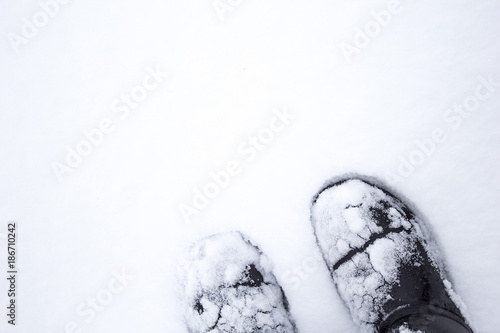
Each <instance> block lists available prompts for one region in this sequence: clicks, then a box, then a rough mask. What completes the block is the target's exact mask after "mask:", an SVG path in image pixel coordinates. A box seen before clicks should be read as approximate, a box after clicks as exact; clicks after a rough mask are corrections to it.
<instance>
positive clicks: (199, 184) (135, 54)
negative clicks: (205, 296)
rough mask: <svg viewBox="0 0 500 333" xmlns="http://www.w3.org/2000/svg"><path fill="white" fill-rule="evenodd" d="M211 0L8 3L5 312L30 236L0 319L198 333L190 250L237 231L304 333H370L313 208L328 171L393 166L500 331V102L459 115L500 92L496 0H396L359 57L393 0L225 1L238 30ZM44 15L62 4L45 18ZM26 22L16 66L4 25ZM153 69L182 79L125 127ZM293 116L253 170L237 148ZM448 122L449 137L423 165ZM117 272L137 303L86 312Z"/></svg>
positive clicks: (88, 329) (480, 309)
mask: <svg viewBox="0 0 500 333" xmlns="http://www.w3.org/2000/svg"><path fill="white" fill-rule="evenodd" d="M214 2H215V1H213V0H207V1H175V0H166V1H154V0H144V1H137V0H106V1H51V0H42V1H40V0H23V1H1V2H0V32H1V35H2V41H1V42H0V55H1V56H0V58H1V61H0V73H1V74H0V120H1V121H0V159H1V161H2V163H0V249H2V251H1V252H0V267H1V268H2V270H1V272H0V276H1V277H2V279H1V280H0V305H1V307H2V308H4V307H5V304H7V301H8V300H7V290H8V286H7V280H6V279H5V278H4V277H5V268H6V267H7V266H6V265H7V255H6V241H7V237H3V238H2V235H1V234H3V235H6V233H7V230H6V223H7V221H18V222H19V228H20V230H19V234H18V237H19V249H18V250H19V264H20V276H19V277H20V278H19V299H18V301H19V302H20V303H19V305H20V307H19V317H18V319H19V323H18V325H16V326H15V327H13V326H12V325H9V324H7V322H6V320H5V319H6V316H5V311H4V310H5V309H4V310H2V311H0V318H2V320H1V321H0V332H2V333H4V332H5V333H19V332H23V333H24V332H27V333H31V332H37V333H69V332H78V331H79V330H81V331H82V333H108V332H121V333H137V332H148V333H165V332H169V333H186V332H187V328H186V324H185V320H184V313H181V314H182V315H181V314H179V313H178V307H179V306H178V304H179V303H178V302H177V299H178V298H177V295H176V293H177V283H176V279H175V274H174V273H175V267H176V266H177V261H178V259H179V257H181V254H182V253H183V252H184V251H185V250H186V248H188V247H189V246H190V245H191V244H193V243H194V242H196V241H197V240H199V239H202V238H204V237H206V236H208V235H212V234H215V233H219V232H227V231H231V230H241V231H242V232H244V234H245V235H248V236H249V237H251V239H252V240H254V241H255V242H257V243H258V244H259V247H260V248H261V249H262V250H263V251H264V252H265V254H266V255H267V256H268V257H269V259H270V261H271V262H272V263H273V264H274V267H275V269H274V273H275V276H276V278H277V280H278V282H279V283H280V284H281V285H282V287H283V289H284V291H285V294H286V296H287V298H288V300H289V303H290V312H291V314H292V315H293V318H294V319H295V321H296V324H297V329H298V331H299V332H303V333H357V332H359V329H358V327H357V326H356V325H355V324H354V323H353V322H352V319H351V316H350V314H349V311H348V310H347V309H346V307H345V306H344V304H343V301H342V299H341V298H340V297H339V295H338V293H337V292H336V289H335V286H334V284H333V282H332V278H331V274H330V273H329V271H328V269H327V267H326V265H325V264H324V262H323V260H322V259H319V260H317V259H316V257H320V253H319V251H318V246H317V244H316V241H315V238H314V234H313V231H312V227H311V223H310V210H309V207H310V202H311V199H312V197H313V196H314V194H315V193H316V192H317V191H318V190H319V189H320V188H321V186H322V184H323V183H324V182H325V181H328V180H329V179H331V178H332V177H335V176H338V175H343V174H345V173H348V172H357V173H362V174H367V175H371V176H375V177H377V178H379V179H386V174H387V173H392V174H395V175H398V176H399V174H400V173H399V172H398V169H400V170H403V169H404V170H405V171H406V173H405V175H404V176H401V177H402V179H401V181H399V182H396V183H394V187H395V188H397V190H398V191H399V192H401V193H403V194H404V195H405V196H406V197H407V198H409V199H410V200H411V201H412V202H414V203H415V205H417V206H418V208H419V209H420V210H421V211H422V212H423V213H424V214H423V215H424V216H425V219H426V221H428V222H429V224H430V225H431V226H432V228H433V231H434V232H435V234H436V236H437V238H438V240H439V243H440V248H441V249H442V251H443V252H444V254H445V257H446V259H447V263H448V268H449V271H450V278H452V280H450V281H451V282H452V283H453V288H454V289H456V290H457V292H458V294H459V295H460V297H462V298H463V300H464V302H465V304H466V305H467V308H468V310H469V312H470V316H471V319H472V324H473V328H474V331H476V332H480V333H496V332H498V329H499V327H500V307H499V306H498V300H500V287H499V284H498V280H499V276H500V265H498V263H499V262H500V242H499V241H498V240H499V239H500V223H499V221H500V205H499V202H500V181H499V179H500V155H499V153H498V152H499V151H500V131H499V124H500V112H499V110H500V89H499V87H495V89H496V90H495V91H494V92H493V93H492V94H491V96H490V98H489V99H487V100H482V101H480V104H479V106H478V108H477V109H476V110H475V111H472V112H469V111H467V110H465V108H464V109H463V110H464V111H463V114H464V116H462V115H461V114H459V113H457V112H453V107H454V105H455V104H460V103H462V102H463V101H464V100H465V99H466V98H467V96H469V95H471V94H474V91H475V88H476V86H477V85H478V84H479V80H478V77H488V76H490V75H492V77H493V78H494V80H495V81H500V66H499V59H500V39H499V38H498V32H499V31H500V1H498V0H481V1H471V0H440V1H435V0H418V1H411V0H401V1H399V2H400V4H401V6H400V7H401V13H400V14H398V15H396V16H393V17H392V19H391V22H390V24H388V25H387V26H386V27H382V28H381V30H380V33H379V34H378V35H377V36H375V37H373V38H370V40H369V42H366V44H367V45H366V46H364V47H363V48H358V50H359V53H357V54H354V55H353V59H352V62H351V63H350V64H349V63H348V62H347V61H346V59H345V57H344V55H343V54H342V51H341V50H340V47H339V45H340V44H341V43H350V44H353V40H354V38H355V37H356V36H358V35H359V34H357V31H358V28H359V29H360V30H364V28H365V26H366V24H367V23H368V22H371V21H373V16H372V12H373V13H376V12H379V11H381V10H387V6H388V3H389V1H387V0H383V1H382V0H373V1H352V0H336V1H317V0H315V1H286V0H273V1H246V0H245V1H236V0H233V1H229V0H221V1H217V2H216V3H217V4H220V3H224V4H227V5H228V6H231V9H233V10H228V11H227V12H225V17H224V20H221V19H220V18H219V16H218V15H217V12H216V11H215V9H214V7H213V3H214ZM41 3H52V4H54V3H59V4H60V7H59V10H58V11H57V13H55V14H54V16H53V17H52V16H51V15H46V14H44V11H43V9H42V8H41V6H40V4H41ZM63 3H66V4H63ZM237 3H239V5H238V6H235V4H237ZM47 7H50V6H47ZM53 10H54V11H55V9H53ZM35 14H36V19H37V20H38V25H39V26H40V27H37V26H35V27H34V28H32V27H31V26H29V25H26V24H25V22H26V21H30V22H33V17H34V16H35ZM45 17H48V19H49V21H48V22H45V21H44V18H45ZM35 28H36V29H35ZM23 30H24V31H25V34H27V35H28V34H29V35H30V36H29V38H27V39H26V43H21V44H20V45H19V52H17V53H16V52H15V51H14V49H13V47H12V45H11V43H10V42H9V33H15V34H17V35H19V36H20V37H21V38H24V37H23V36H22V34H23ZM358 39H359V42H360V43H363V40H362V39H363V38H362V37H359V38H358ZM22 41H24V40H22ZM156 65H158V67H159V68H160V69H161V70H162V71H165V72H167V73H169V75H168V77H167V78H165V80H164V81H163V82H161V83H160V84H158V87H157V88H156V89H155V90H153V91H148V95H147V98H146V99H145V100H144V101H142V102H141V103H139V104H138V106H137V107H136V108H133V109H132V108H130V110H129V111H130V112H129V114H128V117H127V118H126V119H124V120H122V118H123V114H124V112H115V111H117V110H115V109H114V108H113V105H114V104H113V103H114V102H115V101H116V100H120V98H121V96H122V94H130V92H131V91H132V89H133V88H135V87H137V86H140V85H141V84H142V80H143V78H144V76H145V75H146V74H147V72H146V70H145V69H146V67H147V66H151V67H152V68H154V67H155V66H156ZM147 82H148V83H149V84H150V85H154V81H147ZM481 91H482V92H483V93H484V90H481ZM136 92H137V94H139V95H140V92H141V91H140V89H139V90H137V91H136ZM123 105H124V104H120V106H119V108H123ZM282 106H287V107H288V109H289V110H290V112H292V113H293V114H295V115H296V118H295V119H294V120H293V121H292V122H291V123H290V125H289V126H287V127H281V124H277V126H279V127H280V128H283V130H282V131H281V132H279V133H275V136H274V140H273V141H272V142H269V143H268V144H266V145H265V146H264V145H262V146H259V148H260V150H258V149H255V150H254V151H255V158H254V159H253V160H252V161H247V158H248V156H249V155H241V154H240V153H239V152H238V147H239V146H240V145H241V144H244V143H246V142H247V140H248V138H249V137H254V136H257V135H258V134H259V133H260V131H261V130H263V129H264V128H267V127H268V126H269V121H270V119H271V118H272V117H273V113H272V110H273V109H274V108H280V107H282ZM450 110H451V113H449V112H450ZM106 118H108V119H110V120H111V121H113V124H114V125H115V130H114V131H113V132H112V133H109V134H105V136H104V138H103V141H102V143H101V144H99V145H97V146H94V147H93V150H92V153H90V154H89V155H88V156H85V157H84V158H83V160H82V162H81V163H80V164H79V165H78V166H77V167H76V168H72V169H71V170H72V171H71V172H70V173H68V174H65V175H64V180H63V181H62V182H60V181H59V180H58V179H57V177H56V176H55V174H54V171H53V169H52V166H51V164H52V163H53V162H54V161H57V162H59V163H64V164H66V161H65V159H66V156H67V154H68V148H73V149H75V148H76V145H77V144H78V143H79V142H80V141H81V140H85V135H84V134H83V132H84V131H90V130H92V129H95V128H97V127H98V126H99V124H100V122H101V120H103V119H106ZM450 118H451V119H450ZM450 120H453V121H452V122H450ZM437 129H441V130H442V132H444V137H445V138H446V139H445V140H444V141H442V142H439V143H436V144H435V147H434V150H432V149H429V150H428V151H427V153H428V154H426V153H423V152H422V150H421V149H420V148H419V145H418V143H422V142H424V141H426V140H430V139H431V138H432V134H433V132H434V131H435V130H437ZM426 142H427V141H426ZM427 146H428V147H430V145H429V144H427ZM250 147H251V146H250ZM431 148H432V147H431ZM419 152H420V153H419ZM420 154H424V155H423V157H424V160H419V161H417V160H418V157H419V156H421V155H420ZM410 155H411V157H412V158H416V159H415V160H414V162H415V161H416V162H417V164H415V163H413V164H412V165H410V166H409V167H408V166H407V165H406V163H405V162H404V161H406V162H407V163H409V158H410ZM230 160H236V161H238V162H239V163H240V165H241V172H240V173H239V174H237V175H235V176H234V177H231V179H230V182H229V184H228V185H227V186H226V187H225V188H221V190H220V193H219V195H218V196H216V197H214V198H213V199H210V200H209V203H208V204H207V205H206V206H205V207H204V208H202V209H200V210H199V212H198V214H197V215H193V217H192V219H191V220H192V221H191V223H187V222H186V221H185V220H184V219H183V217H182V215H181V214H180V213H179V205H180V204H181V203H183V204H189V205H191V206H192V199H193V196H194V194H193V193H194V191H195V189H196V188H197V189H198V190H200V191H203V187H204V186H205V184H207V183H209V182H211V181H212V180H211V176H210V175H211V173H215V172H220V171H221V170H223V169H224V168H225V166H226V165H227V163H228V162H229V161H230ZM403 165H406V167H407V168H406V169H405V168H403V167H402V166H403ZM348 214H352V213H348ZM352 221H353V224H352V227H353V228H354V229H355V230H356V228H359V223H358V224H357V223H356V222H354V219H353V220H352ZM358 222H359V221H358ZM372 228H373V226H372ZM352 242H354V243H356V242H361V240H360V239H355V240H352ZM382 245H383V244H381V246H382ZM337 246H338V248H339V251H341V252H345V251H348V249H349V245H348V244H347V243H342V242H339V243H338V244H337ZM385 246H387V244H386V245H385ZM314 262H315V263H316V264H314ZM304 263H308V264H307V265H305V266H304V265H303V264H304ZM122 267H124V268H125V269H126V270H127V272H129V271H130V272H131V274H132V272H134V273H133V274H134V276H136V278H135V279H134V280H133V281H131V282H130V283H129V284H128V285H127V286H126V288H124V289H123V292H121V293H119V294H113V299H112V301H111V302H110V303H109V304H108V303H107V304H106V305H105V306H103V309H102V311H95V310H93V309H92V307H88V306H85V310H86V311H92V312H90V313H92V314H93V315H94V317H90V316H87V315H82V314H81V312H78V309H80V306H81V305H82V304H87V298H89V297H91V298H96V296H97V295H98V294H99V292H100V290H101V289H103V288H105V287H107V285H108V282H109V281H111V279H112V278H113V273H112V272H113V271H120V270H121V268H122ZM304 267H306V268H307V269H306V270H304V269H303V268H304ZM378 269H380V268H378ZM386 273H387V274H390V271H388V272H386ZM99 309H100V308H99ZM72 326H76V327H75V328H71V327H72Z"/></svg>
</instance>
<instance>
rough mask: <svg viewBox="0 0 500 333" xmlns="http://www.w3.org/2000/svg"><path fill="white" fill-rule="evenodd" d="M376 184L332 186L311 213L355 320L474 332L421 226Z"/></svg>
mask: <svg viewBox="0 0 500 333" xmlns="http://www.w3.org/2000/svg"><path fill="white" fill-rule="evenodd" d="M375 183H376V181H374V180H366V179H363V180H362V179H360V178H347V179H341V180H338V181H335V182H333V183H331V184H329V185H327V186H325V187H324V188H323V189H322V190H321V191H320V192H319V193H318V195H317V196H316V197H315V198H314V200H313V203H312V207H311V220H312V225H313V229H314V233H315V236H316V240H317V242H318V245H319V247H320V250H321V252H322V253H323V258H324V260H325V262H326V264H327V265H328V268H329V269H330V272H331V274H332V277H333V280H334V282H335V285H336V287H337V291H338V293H339V294H340V296H341V298H342V299H343V301H344V302H345V304H346V305H347V307H348V308H349V310H350V312H351V315H352V318H353V320H354V322H355V323H356V324H357V325H359V326H360V327H361V329H362V331H363V332H441V333H445V332H454V333H462V332H464V333H465V332H472V331H471V330H470V328H469V326H468V325H467V323H466V320H465V319H464V314H463V311H462V310H463V309H464V306H463V303H462V302H461V301H460V298H459V297H458V295H457V294H456V293H455V292H454V291H453V290H452V287H451V284H450V282H449V280H448V278H447V277H446V274H445V270H444V265H443V259H442V256H441V254H440V252H439V249H438V247H437V245H436V243H435V241H434V239H433V237H432V235H431V233H430V232H429V230H428V229H427V228H426V226H425V224H424V222H423V221H422V220H421V219H420V218H419V217H418V216H416V215H415V214H414V212H412V210H410V209H409V207H408V206H407V205H405V204H404V203H403V202H402V201H401V200H400V199H397V198H396V197H395V196H394V195H392V194H391V193H389V192H388V190H386V189H383V188H382V186H381V185H374V184H375Z"/></svg>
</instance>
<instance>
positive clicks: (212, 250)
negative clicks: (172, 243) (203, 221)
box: [179, 232, 296, 333]
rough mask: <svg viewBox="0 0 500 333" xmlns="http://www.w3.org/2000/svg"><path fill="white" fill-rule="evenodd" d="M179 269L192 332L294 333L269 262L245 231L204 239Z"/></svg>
mask: <svg viewBox="0 0 500 333" xmlns="http://www.w3.org/2000/svg"><path fill="white" fill-rule="evenodd" d="M180 268H181V270H180V279H179V282H180V284H181V286H182V298H183V309H182V311H183V313H184V317H185V320H186V324H187V327H188V330H189V332H191V333H205V332H213V333H216V332H217V333H222V332H228V333H229V332H231V333H243V332H249V333H250V332H281V333H293V332H296V331H295V325H294V323H293V321H292V319H291V316H290V313H289V309H288V302H287V299H286V297H285V295H284V293H283V290H282V289H281V287H280V286H279V285H278V282H277V281H276V278H275V276H274V275H273V273H272V270H271V265H270V264H269V262H268V260H267V258H266V257H265V256H264V255H263V253H262V252H261V251H260V250H259V249H258V248H257V247H256V246H254V245H252V244H251V243H250V242H249V241H248V240H246V239H245V238H244V237H243V235H242V234H241V233H239V232H231V233H225V234H218V235H213V236H210V237H207V238H205V239H202V240H201V241H199V242H197V243H196V244H194V245H193V246H192V247H191V249H190V251H189V252H188V254H187V255H186V258H185V260H184V263H183V265H182V266H181V267H180Z"/></svg>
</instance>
